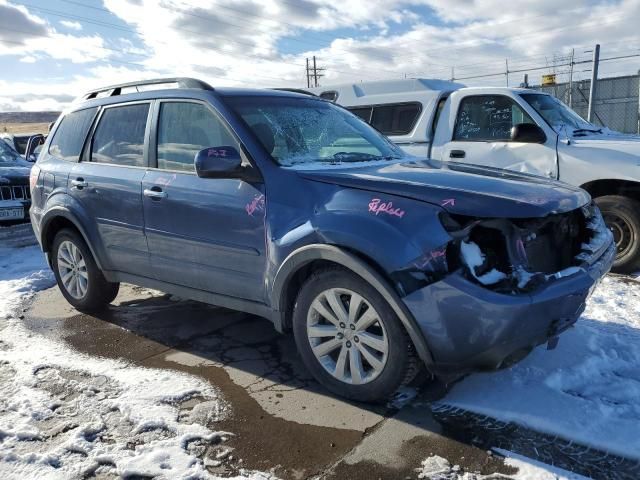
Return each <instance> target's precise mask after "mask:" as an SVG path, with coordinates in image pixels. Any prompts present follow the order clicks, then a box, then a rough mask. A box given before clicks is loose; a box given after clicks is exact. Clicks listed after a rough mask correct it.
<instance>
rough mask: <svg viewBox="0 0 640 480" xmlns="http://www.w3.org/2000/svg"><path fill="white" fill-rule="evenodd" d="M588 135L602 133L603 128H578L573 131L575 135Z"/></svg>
mask: <svg viewBox="0 0 640 480" xmlns="http://www.w3.org/2000/svg"><path fill="white" fill-rule="evenodd" d="M587 133H602V129H601V128H576V129H575V130H574V131H573V135H576V134H578V135H579V136H584V135H585V134H587Z"/></svg>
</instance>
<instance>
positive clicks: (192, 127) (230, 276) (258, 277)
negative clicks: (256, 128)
mask: <svg viewBox="0 0 640 480" xmlns="http://www.w3.org/2000/svg"><path fill="white" fill-rule="evenodd" d="M157 117H158V118H157V123H156V125H157V130H156V134H155V135H154V136H152V137H153V138H154V140H155V141H154V142H153V147H154V148H155V158H156V162H155V164H156V165H157V168H152V169H150V170H149V171H148V172H147V174H146V175H145V177H144V180H143V185H142V187H143V192H144V194H143V195H144V196H143V204H144V215H145V231H146V235H147V239H148V243H149V251H150V255H151V262H152V265H153V269H154V276H155V277H156V278H157V279H159V280H162V281H164V282H169V283H173V284H178V285H184V286H188V287H192V288H197V289H199V290H205V291H209V292H213V293H217V294H222V295H228V296H233V297H238V298H244V299H249V300H256V301H262V300H264V280H263V278H264V275H263V274H264V270H265V253H266V251H265V226H264V215H265V197H264V193H265V192H264V189H263V185H262V184H257V185H252V184H249V183H247V182H245V181H243V180H240V179H232V178H228V179H225V178H222V179H214V178H200V177H198V176H197V175H196V173H195V167H194V157H195V155H196V153H198V152H199V151H200V150H202V149H205V148H209V147H217V146H225V145H231V146H235V147H236V148H237V149H238V151H240V150H241V149H240V145H239V144H238V141H237V140H236V138H235V137H234V136H233V134H232V133H231V132H230V131H229V129H228V128H227V127H226V125H225V124H224V122H223V120H222V119H221V118H220V117H219V116H218V115H217V113H215V112H214V111H213V110H212V109H211V108H210V107H209V106H208V105H205V104H203V103H199V102H191V101H162V102H159V104H158V109H157ZM152 156H153V155H152Z"/></svg>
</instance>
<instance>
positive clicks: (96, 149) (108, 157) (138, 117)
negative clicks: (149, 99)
mask: <svg viewBox="0 0 640 480" xmlns="http://www.w3.org/2000/svg"><path fill="white" fill-rule="evenodd" d="M148 114H149V104H148V103H143V104H136V105H125V106H122V107H111V108H107V109H106V110H105V111H104V113H103V114H102V118H100V123H99V124H98V128H96V131H95V133H94V135H93V142H92V145H91V161H92V162H100V163H111V164H115V165H123V166H129V167H143V166H145V161H144V132H145V129H146V127H147V116H148Z"/></svg>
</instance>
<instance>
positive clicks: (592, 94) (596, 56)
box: [587, 44, 600, 122]
mask: <svg viewBox="0 0 640 480" xmlns="http://www.w3.org/2000/svg"><path fill="white" fill-rule="evenodd" d="M599 63H600V44H596V48H594V49H593V67H592V68H591V88H590V89H589V113H588V114H587V121H588V122H592V121H593V114H594V112H595V108H596V106H595V101H596V89H597V86H596V84H597V82H598V64H599Z"/></svg>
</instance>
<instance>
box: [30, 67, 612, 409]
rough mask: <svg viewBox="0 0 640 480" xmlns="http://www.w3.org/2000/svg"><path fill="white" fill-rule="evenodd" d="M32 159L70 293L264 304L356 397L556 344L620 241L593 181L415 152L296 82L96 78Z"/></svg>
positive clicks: (96, 298)
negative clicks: (234, 85) (590, 189)
mask: <svg viewBox="0 0 640 480" xmlns="http://www.w3.org/2000/svg"><path fill="white" fill-rule="evenodd" d="M161 84H166V85H161ZM140 86H145V87H147V88H146V89H145V90H146V91H145V92H141V93H135V92H136V90H137V87H140ZM154 86H155V88H156V89H155V90H153V89H150V88H154ZM128 92H132V93H128ZM33 176H34V177H37V179H36V181H35V182H34V185H33V189H32V196H33V207H32V223H33V227H34V230H35V233H36V236H37V237H38V239H39V241H40V243H41V245H42V248H43V250H44V252H46V254H47V255H48V258H49V262H50V265H51V267H52V269H53V271H54V273H55V276H56V278H57V280H58V284H59V286H60V289H61V291H62V293H63V295H64V296H65V298H66V299H67V300H68V301H69V302H70V303H71V304H72V305H73V306H74V307H76V308H77V309H78V310H81V311H94V310H97V309H100V308H104V307H105V305H106V304H108V303H110V302H111V301H112V300H113V299H114V298H115V297H116V295H117V292H118V287H119V282H129V283H133V284H138V285H143V286H147V287H151V288H157V289H160V290H164V291H166V292H170V293H173V294H176V295H179V296H181V297H186V298H191V299H195V300H200V301H203V302H207V303H211V304H215V305H219V306H223V307H227V308H231V309H236V310H241V311H244V312H249V313H252V314H256V315H260V316H263V317H266V318H268V319H270V320H271V321H272V322H273V324H274V325H275V328H276V329H278V330H279V331H282V332H286V331H293V334H294V336H295V340H296V344H297V347H298V349H299V352H300V355H301V356H302V358H303V360H304V362H305V364H306V365H307V367H308V368H309V370H310V371H311V372H312V373H313V374H314V376H315V377H316V378H317V379H318V380H319V381H320V383H322V384H323V385H325V386H326V387H327V388H328V389H330V390H332V391H333V392H336V393H338V394H340V395H344V396H346V397H349V398H353V399H358V400H377V399H381V398H385V397H387V396H388V395H390V394H392V393H393V392H394V391H396V389H397V388H398V387H399V386H401V385H402V384H403V383H406V382H409V381H411V380H412V378H413V377H414V376H415V375H416V373H417V372H418V371H420V370H421V368H420V367H421V365H422V364H423V365H424V367H425V369H426V370H427V372H428V374H431V375H439V376H445V377H447V378H450V377H451V376H457V375H460V374H463V373H466V372H469V371H473V370H476V369H480V368H499V367H501V366H504V365H508V364H510V363H512V362H514V361H516V360H518V359H520V358H522V357H523V356H524V355H526V354H527V353H528V352H529V351H530V350H531V349H532V348H534V347H535V346H536V345H539V344H541V343H545V342H549V344H550V346H553V345H554V344H555V343H556V341H557V335H558V334H559V333H560V332H562V331H563V330H565V329H566V328H568V327H569V326H570V325H572V324H573V323H574V322H575V321H576V319H577V318H578V317H579V315H580V314H581V312H582V311H583V309H584V307H585V302H586V300H587V298H588V296H589V294H590V293H591V291H592V290H593V288H594V286H595V285H596V283H597V282H598V281H599V279H600V278H601V277H602V276H603V275H604V274H605V273H606V272H607V271H608V270H609V268H610V267H611V264H612V261H613V257H614V253H615V247H614V244H613V241H612V235H611V233H610V232H609V231H608V230H607V229H606V228H605V227H604V224H603V221H602V217H601V215H600V213H599V211H598V209H597V207H595V206H594V205H593V204H592V202H591V199H590V197H589V195H588V194H587V193H586V192H585V191H583V190H581V189H578V188H574V187H571V186H569V185H566V184H562V183H559V182H556V181H551V180H546V179H541V178H538V177H533V176H528V175H521V174H517V173H513V172H506V171H502V170H497V169H490V168H484V167H475V166H473V165H461V164H456V163H445V164H440V163H435V162H431V161H428V160H419V159H415V158H410V157H406V156H405V154H403V153H402V151H401V150H400V149H399V148H398V147H396V146H394V145H393V144H392V143H391V142H389V141H388V140H387V139H386V138H385V137H384V136H382V135H380V134H379V133H377V132H376V131H375V130H374V129H373V128H371V127H370V126H369V125H367V124H366V123H365V122H363V121H362V120H361V119H359V118H358V117H356V116H355V115H353V114H351V113H349V112H348V111H347V110H344V109H343V108H341V107H339V106H337V105H335V104H333V103H331V102H330V101H326V100H323V99H321V98H317V97H311V96H308V95H301V94H296V93H293V92H285V91H275V90H246V89H222V88H220V89H218V88H216V89H214V88H212V87H210V86H209V85H207V84H206V83H204V82H201V81H198V80H194V79H164V80H157V81H147V82H142V83H137V84H123V85H116V86H113V87H108V88H105V89H101V90H98V91H94V92H90V93H89V94H87V95H86V96H85V97H84V99H83V100H82V101H81V102H79V103H77V104H75V105H74V106H73V107H72V109H70V110H69V111H68V112H66V114H65V115H64V116H63V117H62V118H61V119H60V120H58V122H57V124H56V126H55V127H54V129H53V131H52V133H51V135H50V136H49V139H48V140H47V143H46V144H45V146H44V148H43V151H42V153H41V154H40V157H39V160H38V162H37V164H36V166H35V167H34V172H33ZM422 374H423V375H426V374H425V373H422Z"/></svg>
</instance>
